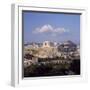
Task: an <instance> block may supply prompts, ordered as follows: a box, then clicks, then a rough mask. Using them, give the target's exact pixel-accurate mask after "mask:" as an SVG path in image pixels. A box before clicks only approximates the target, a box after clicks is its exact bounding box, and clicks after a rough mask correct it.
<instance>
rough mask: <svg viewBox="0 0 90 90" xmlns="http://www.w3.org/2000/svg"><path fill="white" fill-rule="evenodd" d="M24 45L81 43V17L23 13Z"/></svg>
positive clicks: (61, 14)
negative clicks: (31, 43)
mask: <svg viewBox="0 0 90 90" xmlns="http://www.w3.org/2000/svg"><path fill="white" fill-rule="evenodd" d="M23 32H24V43H27V42H39V43H41V42H44V41H52V42H58V43H59V42H63V41H67V40H71V41H73V42H75V43H79V42H80V15H79V14H70V13H49V12H32V11H23Z"/></svg>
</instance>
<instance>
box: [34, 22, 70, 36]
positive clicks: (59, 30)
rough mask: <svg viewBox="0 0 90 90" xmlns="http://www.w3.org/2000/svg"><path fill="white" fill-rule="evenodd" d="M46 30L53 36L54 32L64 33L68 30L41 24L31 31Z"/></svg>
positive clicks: (42, 31) (43, 31) (40, 31)
mask: <svg viewBox="0 0 90 90" xmlns="http://www.w3.org/2000/svg"><path fill="white" fill-rule="evenodd" d="M46 32H50V33H51V34H52V35H53V36H55V35H56V34H62V33H66V32H69V30H67V29H65V28H60V27H58V28H53V27H52V26H51V25H49V24H47V25H43V26H42V27H39V28H36V29H35V30H34V31H33V33H36V34H37V33H46Z"/></svg>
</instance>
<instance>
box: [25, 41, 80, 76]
mask: <svg viewBox="0 0 90 90" xmlns="http://www.w3.org/2000/svg"><path fill="white" fill-rule="evenodd" d="M61 75H80V45H77V44H75V43H74V42H72V41H70V40H68V41H65V42H63V43H57V42H51V41H44V42H42V43H37V42H30V43H26V44H24V77H36V76H61Z"/></svg>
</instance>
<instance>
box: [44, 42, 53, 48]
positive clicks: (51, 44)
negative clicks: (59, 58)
mask: <svg viewBox="0 0 90 90" xmlns="http://www.w3.org/2000/svg"><path fill="white" fill-rule="evenodd" d="M42 47H54V43H53V42H50V41H44V42H43V45H42Z"/></svg>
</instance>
